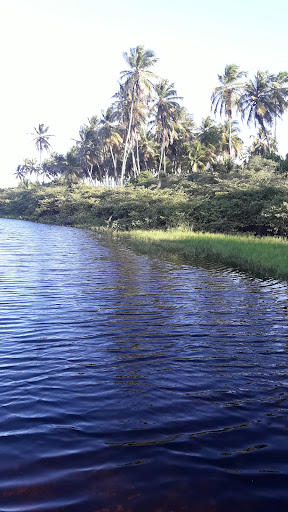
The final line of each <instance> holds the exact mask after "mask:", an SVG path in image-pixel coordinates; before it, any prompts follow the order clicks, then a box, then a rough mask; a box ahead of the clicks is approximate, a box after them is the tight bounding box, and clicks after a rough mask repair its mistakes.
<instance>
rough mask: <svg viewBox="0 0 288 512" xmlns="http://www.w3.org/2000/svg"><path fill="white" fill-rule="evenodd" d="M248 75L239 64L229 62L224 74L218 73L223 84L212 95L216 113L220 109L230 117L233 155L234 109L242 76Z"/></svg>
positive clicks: (241, 84) (241, 85)
mask: <svg viewBox="0 0 288 512" xmlns="http://www.w3.org/2000/svg"><path fill="white" fill-rule="evenodd" d="M245 76H247V73H246V71H241V70H239V66H236V64H229V65H227V66H226V67H225V71H224V75H218V79H219V82H220V84H221V85H219V86H218V87H216V88H215V89H214V91H213V93H212V96H211V102H212V105H211V108H212V109H213V107H214V114H216V113H217V112H218V111H219V114H220V116H222V114H223V111H224V114H225V115H226V116H227V117H228V121H229V126H230V137H229V152H230V156H232V145H231V137H232V133H231V123H232V118H233V110H234V109H235V108H236V107H237V104H238V101H239V98H240V95H241V90H242V88H243V85H244V84H243V83H242V82H241V78H243V77H245Z"/></svg>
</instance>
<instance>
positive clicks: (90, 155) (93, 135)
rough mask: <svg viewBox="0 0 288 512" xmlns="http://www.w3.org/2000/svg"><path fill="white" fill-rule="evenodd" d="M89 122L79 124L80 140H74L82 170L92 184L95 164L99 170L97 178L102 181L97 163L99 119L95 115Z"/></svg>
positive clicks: (98, 156)
mask: <svg viewBox="0 0 288 512" xmlns="http://www.w3.org/2000/svg"><path fill="white" fill-rule="evenodd" d="M88 121H89V124H88V125H83V126H81V128H80V130H79V137H80V140H76V141H75V142H76V145H77V146H78V148H79V155H80V162H81V166H82V170H83V171H84V173H86V176H87V175H88V176H89V180H90V184H91V185H92V184H93V169H94V166H95V165H96V166H97V168H98V171H99V178H100V181H102V171H101V168H100V165H99V161H100V154H99V137H98V128H99V120H98V119H97V117H96V116H94V117H92V118H91V119H88Z"/></svg>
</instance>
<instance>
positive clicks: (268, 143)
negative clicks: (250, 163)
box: [260, 121, 271, 153]
mask: <svg viewBox="0 0 288 512" xmlns="http://www.w3.org/2000/svg"><path fill="white" fill-rule="evenodd" d="M260 124H261V128H262V130H263V132H264V134H265V139H266V142H267V148H268V151H269V153H271V147H270V142H269V137H268V133H267V130H266V128H265V125H264V122H263V121H262V122H261V123H260Z"/></svg>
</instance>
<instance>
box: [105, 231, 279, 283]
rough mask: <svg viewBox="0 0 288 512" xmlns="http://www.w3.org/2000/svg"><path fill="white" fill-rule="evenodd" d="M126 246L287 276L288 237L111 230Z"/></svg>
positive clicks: (258, 272)
mask: <svg viewBox="0 0 288 512" xmlns="http://www.w3.org/2000/svg"><path fill="white" fill-rule="evenodd" d="M113 236H114V237H118V238H119V239H121V240H124V242H126V243H128V245H129V247H131V248H133V249H136V250H138V251H140V252H142V253H145V254H148V255H154V256H155V255H156V256H159V257H167V256H168V257H169V256H171V255H173V256H175V255H176V256H177V257H181V258H183V259H184V260H185V261H187V262H189V263H193V261H195V260H199V259H204V260H209V261H213V262H217V263H222V264H224V265H227V266H230V267H234V268H237V269H239V270H242V271H245V272H249V273H251V274H253V275H256V276H259V277H270V278H276V279H282V280H288V241H287V240H284V239H280V238H272V237H262V238H260V237H259V238H258V237H255V236H237V235H233V236H232V235H223V234H212V233H193V232H191V231H190V232H189V231H181V230H171V231H158V230H157V231H141V230H137V231H130V232H114V233H113Z"/></svg>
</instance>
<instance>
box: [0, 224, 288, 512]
mask: <svg viewBox="0 0 288 512" xmlns="http://www.w3.org/2000/svg"><path fill="white" fill-rule="evenodd" d="M0 236H1V252H0V277H1V280H0V290H1V292H0V311H1V315H0V341H1V355H0V357H1V366H0V384H1V395H0V403H1V411H2V412H1V418H0V432H1V438H0V453H1V458H0V510H1V512H16V511H18V512H26V511H29V512H30V511H37V512H39V511H41V512H42V511H54V512H56V511H57V512H58V511H59V512H60V511H61V512H62V511H67V512H68V511H69V512H96V511H98V512H100V511H101V512H128V511H130V512H132V511H137V512H138V511H139V512H147V511H151V512H154V511H155V512H156V511H158V512H160V511H162V512H166V511H167V512H171V511H174V512H178V511H193V512H194V511H197V512H198V511H199V512H200V511H202V512H203V511H211V512H212V511H217V512H219V511H221V512H222V511H225V512H226V511H227V512H228V511H229V512H230V511H231V510H233V511H243V510H245V511H250V510H251V511H253V512H254V511H258V510H259V511H260V510H261V511H265V510H267V511H268V510H269V511H270V509H271V506H276V507H277V510H278V511H282V510H283V511H284V510H285V511H286V507H287V500H288V485H287V484H288V480H287V473H288V471H287V455H288V443H287V435H288V419H287V382H288V378H287V362H288V356H287V347H288V344H287V328H288V324H287V287H286V285H285V284H280V283H277V282H275V281H266V282H265V281H261V280H259V279H253V278H252V277H249V276H245V275H241V274H240V273H238V272H235V271H229V270H227V269H224V268H223V267H222V268H221V267H219V268H215V266H214V267H213V266H209V265H205V264H204V263H202V265H201V266H200V265H197V266H189V265H187V264H185V265H183V264H177V263H175V262H174V263H169V262H163V261H159V260H157V259H155V260H153V259H152V260H151V259H149V258H146V257H144V256H139V255H136V254H133V253H132V252H131V251H129V250H128V249H126V248H124V247H122V246H119V242H115V241H111V240H108V239H105V237H103V236H101V237H100V236H99V235H95V234H92V233H90V232H85V231H80V230H76V229H72V228H62V227H56V226H44V225H38V224H32V223H28V222H20V221H14V220H4V219H1V220H0Z"/></svg>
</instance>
